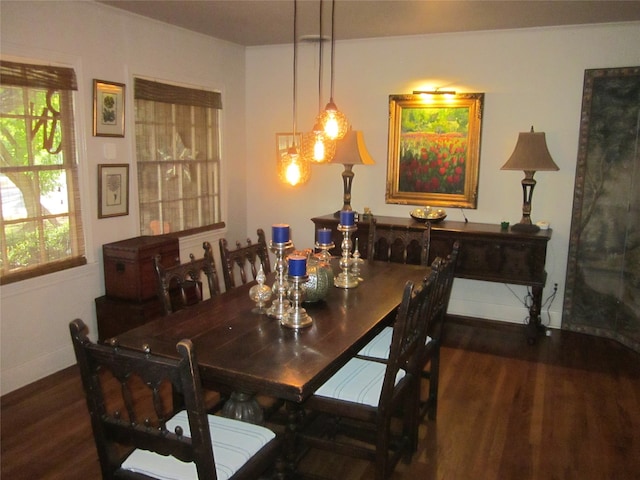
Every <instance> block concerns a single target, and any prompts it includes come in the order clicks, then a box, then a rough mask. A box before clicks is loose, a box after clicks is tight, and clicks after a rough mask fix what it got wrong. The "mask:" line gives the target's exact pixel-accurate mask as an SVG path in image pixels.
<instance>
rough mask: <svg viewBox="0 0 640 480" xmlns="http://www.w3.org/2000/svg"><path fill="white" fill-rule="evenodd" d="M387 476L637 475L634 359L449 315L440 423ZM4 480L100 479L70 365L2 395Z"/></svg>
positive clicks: (638, 398) (593, 344)
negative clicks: (534, 339)
mask: <svg viewBox="0 0 640 480" xmlns="http://www.w3.org/2000/svg"><path fill="white" fill-rule="evenodd" d="M420 433H421V442H420V447H419V452H418V454H417V455H416V457H415V458H414V460H413V462H412V463H411V464H410V465H403V464H400V466H399V467H398V469H397V471H396V473H395V474H394V477H393V478H394V480H398V479H410V480H418V479H420V480H422V479H430V478H432V479H447V480H449V479H455V480H461V479H462V480H466V479H474V480H475V479H482V480H491V479H496V480H505V479H507V480H510V479H516V478H517V479H519V480H521V479H540V480H542V479H544V480H549V479H581V480H583V479H588V480H591V479H603V480H605V479H606V480H610V479H616V480H624V479H638V478H640V355H639V354H637V353H635V352H632V351H630V350H628V349H627V348H625V347H623V346H621V345H620V344H618V343H616V342H613V341H609V340H605V339H601V338H596V337H591V336H586V335H581V334H577V333H571V332H563V331H557V330H554V331H553V333H552V335H551V336H550V337H544V338H541V339H540V341H539V342H538V343H537V344H536V345H534V346H529V345H527V342H526V339H525V337H524V335H523V331H522V328H521V327H516V326H512V325H503V324H495V323H492V322H484V321H483V322H477V321H476V322H473V321H471V322H470V321H462V320H460V319H453V320H452V321H450V322H449V323H448V324H447V329H446V342H445V347H444V348H443V350H442V370H441V389H440V406H439V412H438V420H437V421H436V422H426V423H425V424H424V425H423V426H422V427H421V432H420ZM1 435H2V436H1V439H0V441H1V447H2V450H1V451H2V457H1V462H2V469H1V473H0V476H1V478H2V480H17V479H29V480H36V479H38V480H45V479H47V480H49V479H51V480H53V479H65V480H75V479H78V480H86V479H98V478H100V473H99V468H98V462H97V456H96V452H95V448H94V444H93V438H92V436H91V430H90V426H89V421H88V414H87V410H86V405H85V403H84V397H83V393H82V389H81V385H80V380H79V377H78V374H77V371H76V369H75V367H71V368H68V369H65V370H63V371H61V372H59V373H56V374H54V375H51V376H49V377H47V378H45V379H43V380H41V381H38V382H36V383H35V384H32V385H29V386H26V387H24V388H22V389H20V390H17V391H14V392H11V393H9V394H7V395H5V396H3V397H2V399H1ZM303 467H304V468H305V469H315V470H317V471H318V472H320V473H322V474H323V475H326V476H328V477H330V478H335V479H345V480H367V479H369V478H372V474H371V470H370V468H371V467H370V465H369V464H367V463H366V462H357V461H353V460H344V459H342V458H333V457H328V456H327V455H326V454H320V453H313V452H312V453H311V454H310V455H309V456H308V457H307V458H306V459H305V461H304V465H303Z"/></svg>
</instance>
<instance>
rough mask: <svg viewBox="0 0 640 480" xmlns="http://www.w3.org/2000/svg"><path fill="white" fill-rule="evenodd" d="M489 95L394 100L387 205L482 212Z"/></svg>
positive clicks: (416, 96)
mask: <svg viewBox="0 0 640 480" xmlns="http://www.w3.org/2000/svg"><path fill="white" fill-rule="evenodd" d="M483 108H484V93H462V94H454V93H450V94H438V92H436V93H435V94H410V95H390V96H389V157H388V164H387V187H386V196H385V200H386V203H398V204H406V205H429V206H442V207H460V208H477V197H478V172H479V166H480V136H481V130H482V113H483Z"/></svg>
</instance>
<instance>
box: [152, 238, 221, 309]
mask: <svg viewBox="0 0 640 480" xmlns="http://www.w3.org/2000/svg"><path fill="white" fill-rule="evenodd" d="M202 248H203V249H204V256H203V257H202V258H199V259H197V260H196V258H195V256H194V255H193V253H191V254H189V258H190V259H191V260H190V261H189V262H187V263H182V264H178V265H173V266H170V267H165V266H163V265H162V259H161V257H160V256H159V255H156V256H155V257H154V259H153V260H154V268H155V271H156V279H157V285H158V297H159V298H160V300H161V301H162V305H163V308H164V314H165V315H170V314H171V313H173V312H174V311H176V310H179V309H181V308H184V307H187V306H189V305H193V304H195V303H198V302H201V301H202V299H203V292H202V275H203V274H204V276H205V277H206V282H207V285H208V287H209V295H210V296H212V297H213V296H215V295H218V294H219V293H220V285H219V282H218V274H217V272H216V267H215V262H214V259H213V254H212V252H211V244H210V243H209V242H204V243H203V244H202Z"/></svg>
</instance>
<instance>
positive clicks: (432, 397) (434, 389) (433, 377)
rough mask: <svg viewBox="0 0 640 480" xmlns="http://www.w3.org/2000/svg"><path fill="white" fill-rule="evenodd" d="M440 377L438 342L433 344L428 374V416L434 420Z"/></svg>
mask: <svg viewBox="0 0 640 480" xmlns="http://www.w3.org/2000/svg"><path fill="white" fill-rule="evenodd" d="M439 379H440V344H439V343H438V344H436V345H435V350H434V352H433V357H432V358H431V372H430V376H429V399H428V418H429V420H435V419H436V416H437V413H438V381H439Z"/></svg>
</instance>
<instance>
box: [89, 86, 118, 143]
mask: <svg viewBox="0 0 640 480" xmlns="http://www.w3.org/2000/svg"><path fill="white" fill-rule="evenodd" d="M124 108H125V85H124V83H116V82H106V81H104V80H95V79H94V80H93V136H94V137H124V118H125V117H124V113H125V112H124Z"/></svg>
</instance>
